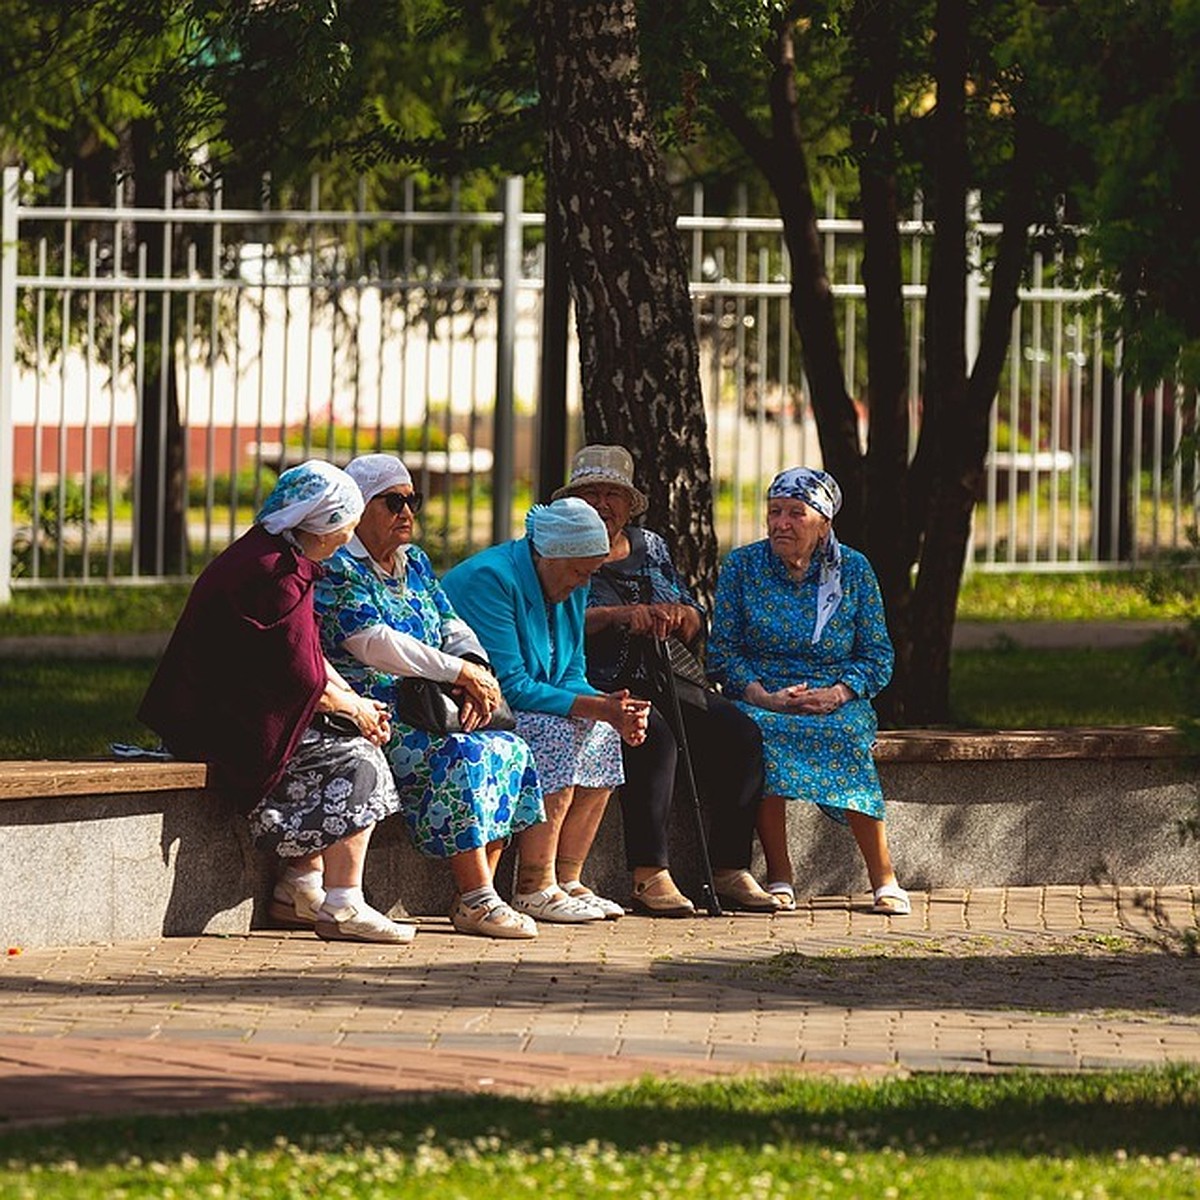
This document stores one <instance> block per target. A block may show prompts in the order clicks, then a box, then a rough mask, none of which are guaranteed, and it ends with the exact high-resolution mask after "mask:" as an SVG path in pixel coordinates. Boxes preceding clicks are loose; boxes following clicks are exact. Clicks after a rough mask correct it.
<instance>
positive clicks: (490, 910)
mask: <svg viewBox="0 0 1200 1200" xmlns="http://www.w3.org/2000/svg"><path fill="white" fill-rule="evenodd" d="M450 923H451V924H452V925H453V926H454V928H455V929H457V930H458V932H459V933H474V934H478V935H479V936H480V937H490V938H535V937H537V935H538V928H537V923H536V922H535V921H534V919H533V918H532V917H528V916H526V915H525V914H524V913H519V912H517V910H516V909H515V908H512V907H511V906H509V905H507V904H505V903H504V901H503V900H494V901H493V902H492V903H491V904H490V905H489V904H476V905H475V906H474V907H471V906H470V905H467V904H465V903H464V902H463V898H462V897H461V896H457V897H455V900H454V907H453V908H451V909H450Z"/></svg>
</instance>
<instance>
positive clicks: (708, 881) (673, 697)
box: [653, 638, 722, 917]
mask: <svg viewBox="0 0 1200 1200" xmlns="http://www.w3.org/2000/svg"><path fill="white" fill-rule="evenodd" d="M653 645H654V657H655V659H656V660H657V671H658V673H659V674H660V675H661V676H662V684H661V690H662V692H664V693H665V695H666V698H667V707H668V709H669V710H670V711H669V712H668V713H667V714H666V716H667V722H668V724H669V725H670V726H671V732H672V733H673V734H674V735H675V744H676V745H677V746H678V747H679V757H680V758H682V759H683V781H684V784H685V786H686V787H687V793H688V799H689V800H690V801H691V805H692V814H693V816H694V817H695V819H696V840H697V841H698V842H699V843H700V860H701V862H702V863H703V864H704V880H703V882H702V883H701V885H700V887H701V892H702V894H703V897H704V907H705V908H706V909H707V910H708V915H709V916H710V917H719V916H721V915H722V912H721V901H720V900H718V899H717V885H716V883H715V882H714V880H713V869H712V862H711V861H710V860H709V857H708V836H707V835H706V834H705V832H704V806H703V805H702V804H701V803H700V791H699V789H698V788H697V787H696V772H695V771H694V770H693V769H692V752H691V750H690V749H689V748H688V740H687V730H686V729H685V728H684V725H683V712H682V711H681V710H680V707H679V692H678V691H677V690H676V688H675V672H674V671H672V670H671V659H670V656H669V655H668V654H667V644H666V642H665V641H663V639H662V638H654V640H653Z"/></svg>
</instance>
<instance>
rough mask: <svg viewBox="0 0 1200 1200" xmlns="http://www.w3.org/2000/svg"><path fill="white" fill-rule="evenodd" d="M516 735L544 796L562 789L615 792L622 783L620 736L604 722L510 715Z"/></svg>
mask: <svg viewBox="0 0 1200 1200" xmlns="http://www.w3.org/2000/svg"><path fill="white" fill-rule="evenodd" d="M513 716H515V717H516V718H517V732H518V733H519V734H520V735H521V736H522V737H523V738H524V739H525V740H526V741H527V742H528V743H529V745H530V748H531V749H532V750H533V757H534V759H535V760H536V762H537V768H538V775H539V776H540V777H541V780H542V787H543V789H544V790H545V792H546V794H547V795H549V794H550V793H551V792H561V791H562V790H563V788H568V787H583V788H615V787H620V785H621V784H622V783H624V782H625V770H624V768H623V767H622V765H621V735H620V734H619V733H617V731H616V730H615V729H614V728H613V727H612V726H611V725H609V724H607V723H606V722H604V721H590V720H588V719H587V718H585V717H557V716H554V715H553V714H552V713H544V712H523V711H521V710H520V709H517V710H515V711H514V712H513Z"/></svg>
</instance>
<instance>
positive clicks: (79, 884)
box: [0, 728, 1200, 947]
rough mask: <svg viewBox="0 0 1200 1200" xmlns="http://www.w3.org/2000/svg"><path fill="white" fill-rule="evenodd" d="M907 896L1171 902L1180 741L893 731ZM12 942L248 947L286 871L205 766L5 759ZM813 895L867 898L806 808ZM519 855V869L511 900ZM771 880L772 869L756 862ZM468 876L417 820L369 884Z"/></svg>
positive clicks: (887, 759)
mask: <svg viewBox="0 0 1200 1200" xmlns="http://www.w3.org/2000/svg"><path fill="white" fill-rule="evenodd" d="M876 758H877V761H878V764H879V772H880V776H881V779H882V781H883V787H884V793H885V795H886V797H887V802H888V831H889V839H890V841H891V845H892V851H893V855H894V857H895V860H896V864H897V870H898V872H899V874H900V877H901V881H902V882H904V883H905V884H906V885H908V886H910V887H914V888H922V889H927V888H936V887H948V888H970V887H1000V886H1019V885H1031V884H1047V885H1048V884H1086V883H1096V882H1112V883H1118V884H1124V885H1135V886H1136V885H1145V886H1147V887H1151V886H1163V885H1169V884H1181V883H1193V882H1196V881H1197V880H1198V879H1200V847H1198V846H1197V844H1196V843H1195V842H1194V841H1190V840H1188V839H1186V838H1182V837H1181V836H1180V824H1181V822H1182V821H1184V820H1186V819H1187V818H1189V817H1194V816H1195V815H1196V812H1197V803H1198V786H1197V781H1198V778H1200V775H1198V772H1197V769H1196V766H1195V764H1194V762H1193V761H1192V760H1191V759H1190V758H1189V757H1188V756H1187V754H1186V752H1185V747H1184V746H1183V744H1182V742H1181V740H1180V738H1179V735H1178V734H1177V733H1176V732H1175V731H1173V730H1169V729H1159V728H1154V729H1145V728H1140V729H1131V728H1121V729H1110V730H1097V729H1092V730H1053V731H1031V732H1011V733H992V734H987V733H982V734H981V733H929V732H924V731H898V732H890V733H883V734H881V735H880V739H879V744H878V747H877V749H876ZM0 827H2V828H3V845H4V853H3V855H2V856H0V946H29V947H33V946H52V945H76V944H82V943H91V942H108V941H119V940H127V939H137V938H151V937H158V936H161V935H167V936H173V935H194V934H200V933H211V934H218V933H244V932H245V931H247V930H249V929H252V928H257V927H259V926H260V925H261V924H263V919H264V916H265V908H266V902H267V899H268V898H269V894H270V887H271V879H272V871H273V867H274V864H273V863H271V862H269V861H267V860H266V859H264V858H263V857H262V856H260V855H259V854H257V853H256V852H255V851H254V850H253V848H252V846H251V845H250V841H249V838H248V836H247V834H246V830H245V824H244V820H243V819H242V818H241V817H239V816H238V814H237V813H236V812H235V811H233V809H232V808H231V807H230V806H229V805H228V804H226V803H225V802H224V801H223V800H222V799H221V798H220V797H219V796H218V795H216V793H214V792H212V791H210V790H208V789H207V788H206V787H205V769H204V767H203V766H200V765H197V764H192V763H143V762H133V763H111V762H76V763H65V762H63V763H55V762H43V763H15V762H9V763H0ZM789 828H790V836H791V844H792V847H793V858H794V864H795V868H796V879H797V888H798V891H800V892H801V893H802V894H806V895H831V894H833V895H839V894H847V893H852V892H863V891H865V890H866V888H867V878H866V872H865V870H864V869H863V866H862V862H861V859H860V858H859V855H858V853H857V851H856V849H855V847H854V843H853V839H852V837H851V835H850V833H849V831H848V830H847V829H845V828H844V827H842V826H840V825H837V824H835V823H834V822H833V821H831V820H829V819H828V818H826V817H824V816H823V815H822V814H821V813H820V812H819V811H818V810H817V809H816V808H814V807H813V806H812V805H808V804H795V805H790V806H789ZM672 839H673V842H672V871H673V873H674V874H675V876H676V878H677V880H678V881H679V883H680V885H681V886H682V887H683V888H684V890H685V891H690V892H691V893H692V894H693V895H698V894H699V883H700V880H701V870H700V859H699V856H698V852H697V841H696V837H695V833H694V821H693V818H692V816H691V814H690V812H689V811H688V807H687V805H686V804H685V803H684V802H683V801H682V800H680V801H678V802H677V803H676V806H675V813H674V817H673V830H672ZM512 857H513V855H512V851H511V850H510V851H508V852H506V855H505V858H504V860H502V863H501V870H500V873H499V884H500V887H501V890H502V891H507V887H508V884H509V883H510V882H511V878H512V865H513V864H512ZM755 866H756V868H758V867H759V866H761V864H760V863H756V864H755ZM585 875H586V878H587V879H588V881H589V882H591V883H592V884H593V886H595V887H597V889H598V890H601V891H604V892H605V893H607V894H609V895H611V896H613V897H614V898H615V899H625V898H627V896H628V893H629V880H628V873H627V871H626V870H625V863H624V851H623V844H622V838H621V820H620V809H619V805H618V804H617V803H616V801H615V800H614V801H613V802H612V803H611V804H610V807H609V811H608V813H607V814H606V815H605V818H604V822H603V824H602V826H601V829H600V833H599V835H598V837H597V840H596V845H595V848H594V849H593V852H592V855H591V858H590V859H589V864H588V870H587V872H586V873H585ZM451 886H452V885H451V882H450V875H449V872H448V870H447V869H446V868H445V866H444V865H443V864H441V863H437V862H432V861H430V860H428V859H425V858H422V857H421V856H420V855H419V854H418V853H417V852H416V851H415V850H414V849H413V848H412V846H411V844H410V842H409V840H408V837H407V833H406V830H405V828H404V825H403V822H402V821H401V820H398V819H396V818H393V819H391V820H389V821H386V822H384V823H383V824H382V825H381V826H380V827H379V829H378V830H377V831H376V835H375V838H374V840H373V842H372V846H371V850H370V853H369V856H368V864H367V873H366V888H367V892H368V894H369V895H370V897H371V899H372V900H373V902H374V903H375V904H376V905H378V906H379V907H380V908H383V909H385V910H388V911H391V912H393V913H395V914H401V913H409V914H412V915H428V914H440V913H444V912H446V911H447V909H448V907H449V904H450V900H451Z"/></svg>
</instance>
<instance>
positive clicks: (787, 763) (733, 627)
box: [708, 540, 893, 823]
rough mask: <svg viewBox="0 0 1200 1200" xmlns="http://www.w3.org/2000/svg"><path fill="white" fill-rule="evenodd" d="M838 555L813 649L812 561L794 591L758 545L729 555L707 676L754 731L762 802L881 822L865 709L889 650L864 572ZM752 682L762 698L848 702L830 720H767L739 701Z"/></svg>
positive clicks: (885, 671) (871, 581)
mask: <svg viewBox="0 0 1200 1200" xmlns="http://www.w3.org/2000/svg"><path fill="white" fill-rule="evenodd" d="M841 551H842V599H841V603H840V604H839V605H838V607H837V609H836V610H835V611H834V613H833V615H832V616H831V617H830V618H829V621H828V623H827V624H826V625H825V628H824V629H823V630H822V631H821V636H820V639H819V640H818V641H817V642H816V644H815V645H814V644H813V641H812V634H813V629H814V628H815V625H816V618H817V582H818V578H819V573H820V565H819V563H818V561H817V559H818V556H817V555H814V556H813V561H812V563H811V564H810V565H809V570H808V573H807V575H806V576H805V577H804V579H803V580H802V581H801V582H799V583H797V582H796V581H795V580H793V579H792V578H791V576H789V575H788V572H787V568H786V567H784V565H783V563H781V562H780V560H779V558H778V557H777V556H776V554H775V553H774V552H773V551H772V549H771V546H770V543H769V542H768V541H766V540H764V541H761V542H755V543H753V544H752V545H749V546H743V547H741V548H740V549H737V550H734V551H732V552H731V553H730V555H729V557H728V558H727V559H726V560H725V564H724V566H722V568H721V574H720V576H719V578H718V580H717V598H716V605H715V610H714V614H713V629H712V636H711V637H710V639H709V643H708V669H709V671H710V672H711V673H712V675H713V676H714V677H715V678H718V679H720V680H721V681H722V683H723V684H724V687H725V694H726V695H727V696H729V697H730V698H732V699H735V700H737V702H738V707H739V708H741V710H742V711H743V712H744V713H746V714H747V715H748V716H750V717H751V718H753V719H754V721H756V722H757V723H758V725H759V727H760V728H761V730H762V734H763V755H764V760H765V766H766V785H765V787H764V789H763V790H764V792H765V793H766V795H768V796H787V797H788V798H790V799H793V800H809V801H812V802H813V803H815V804H818V805H820V807H821V809H822V811H824V812H825V813H827V814H828V815H829V816H831V817H833V818H834V819H835V820H837V821H841V822H843V823H845V821H846V810H847V809H849V810H852V811H854V812H861V813H866V814H867V815H868V816H871V817H875V818H877V819H880V820H882V819H883V811H884V808H883V791H882V789H881V788H880V786H879V775H878V773H877V772H876V770H875V760H874V758H873V757H872V754H871V746H872V744H873V743H874V741H875V733H876V730H877V728H878V725H877V722H876V718H875V710H874V709H873V708H872V707H871V704H870V701H871V698H872V697H873V696H876V695H878V693H879V692H880V691H882V689H883V688H884V687H885V686H886V685H887V682H888V680H889V679H890V678H891V676H892V662H893V654H892V644H891V641H890V640H889V638H888V633H887V624H886V622H885V620H884V613H883V600H882V598H881V597H880V594H879V584H878V583H877V582H876V579H875V573H874V571H872V570H871V564H870V563H869V562H868V561H867V559H866V558H865V557H864V556H863V555H862V554H860V553H859V552H858V551H857V550H852V549H850V548H849V547H847V546H843V547H842V548H841ZM755 680H757V681H758V682H759V683H760V684H761V685H762V686H763V687H764V688H766V690H767V691H769V692H774V691H778V690H779V689H780V688H783V687H788V686H791V685H792V684H798V683H806V684H808V685H809V687H832V686H833V685H834V684H836V683H844V684H846V685H847V686H848V687H849V688H850V689H851V690H852V691H853V692H854V694H855V697H856V699H854V700H851V701H850V702H849V703H847V704H843V705H842V706H841V707H840V708H837V709H835V710H834V711H833V712H831V713H779V712H771V711H769V710H768V709H765V708H756V707H755V706H754V705H752V704H747V703H746V702H745V701H744V700H743V699H741V697H742V695H743V693H744V692H745V690H746V688H747V687H748V686H749V685H750V684H751V683H753V682H754V681H755Z"/></svg>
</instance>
